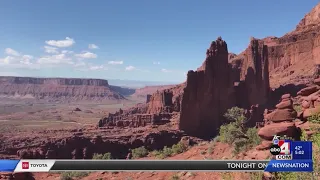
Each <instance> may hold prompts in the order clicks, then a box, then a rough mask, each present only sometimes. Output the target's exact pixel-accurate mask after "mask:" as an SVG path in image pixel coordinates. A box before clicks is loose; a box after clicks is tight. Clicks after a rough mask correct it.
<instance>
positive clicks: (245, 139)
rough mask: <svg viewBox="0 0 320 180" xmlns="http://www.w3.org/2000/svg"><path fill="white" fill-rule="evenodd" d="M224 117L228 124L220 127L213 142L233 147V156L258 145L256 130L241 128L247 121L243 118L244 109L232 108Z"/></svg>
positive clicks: (259, 140) (258, 138) (258, 139)
mask: <svg viewBox="0 0 320 180" xmlns="http://www.w3.org/2000/svg"><path fill="white" fill-rule="evenodd" d="M224 117H225V118H226V119H227V121H228V122H227V123H226V124H223V125H222V126H221V127H220V130H219V135H218V136H217V137H216V139H215V141H220V142H223V143H227V144H230V145H233V146H234V153H235V154H238V153H240V152H242V151H245V150H247V149H249V148H251V147H253V146H256V145H258V144H260V142H261V139H260V137H259V136H258V133H257V128H245V127H243V122H245V121H246V120H247V119H246V117H245V116H244V109H241V108H238V107H233V108H231V109H228V111H227V112H226V113H225V115H224Z"/></svg>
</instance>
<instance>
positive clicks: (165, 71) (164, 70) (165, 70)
mask: <svg viewBox="0 0 320 180" xmlns="http://www.w3.org/2000/svg"><path fill="white" fill-rule="evenodd" d="M161 71H162V72H164V73H168V72H172V71H171V70H168V69H161Z"/></svg>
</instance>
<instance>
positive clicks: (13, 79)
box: [0, 77, 109, 86]
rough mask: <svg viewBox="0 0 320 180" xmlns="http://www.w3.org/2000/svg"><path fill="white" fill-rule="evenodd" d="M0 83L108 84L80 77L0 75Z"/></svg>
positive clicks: (99, 80) (100, 80) (102, 80)
mask: <svg viewBox="0 0 320 180" xmlns="http://www.w3.org/2000/svg"><path fill="white" fill-rule="evenodd" d="M0 83H11V84H39V85H41V84H43V85H46V84H47V85H83V86H109V84H108V81H107V80H104V79H81V78H33V77H0Z"/></svg>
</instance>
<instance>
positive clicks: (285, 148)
mask: <svg viewBox="0 0 320 180" xmlns="http://www.w3.org/2000/svg"><path fill="white" fill-rule="evenodd" d="M279 138H280V136H277V135H275V136H274V137H273V140H272V146H271V147H270V153H271V154H272V155H275V156H276V160H292V154H291V141H290V140H280V139H279Z"/></svg>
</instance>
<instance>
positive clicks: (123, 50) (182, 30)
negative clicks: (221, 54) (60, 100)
mask: <svg viewBox="0 0 320 180" xmlns="http://www.w3.org/2000/svg"><path fill="white" fill-rule="evenodd" d="M318 2H319V1H318V0H306V1H292V0H290V1H289V0H281V1H279V0H267V1H257V0H245V1H239V0H221V1H214V0H210V1H209V0H201V1H191V0H190V1H189V0H135V1H132V0H126V1H124V0H117V1H111V0H110V1H107V0H100V1H98V0H95V1H82V0H68V1H66V0H56V1H43V0H32V1H18V0H12V1H9V0H2V1H1V2H0V75H20V76H37V77H39V76H40V77H41V76H45V77H87V78H103V79H126V80H143V81H166V82H182V81H184V80H185V73H186V72H187V71H188V70H190V69H196V68H197V67H199V66H200V65H201V63H202V62H203V60H204V58H205V51H206V49H207V48H208V46H209V44H210V42H211V41H212V40H215V39H216V38H217V37H218V36H222V38H223V39H224V40H225V41H226V42H227V44H228V49H229V52H234V53H240V52H241V51H242V50H244V49H245V48H246V47H247V45H248V43H249V39H250V37H251V36H253V37H256V38H263V37H266V36H282V35H283V34H285V33H287V32H289V31H291V30H293V29H294V28H295V26H296V25H297V24H298V22H299V21H300V20H301V19H302V18H303V16H304V15H305V14H306V13H308V12H309V11H310V10H311V9H312V7H314V6H315V5H316V4H317V3H318Z"/></svg>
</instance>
